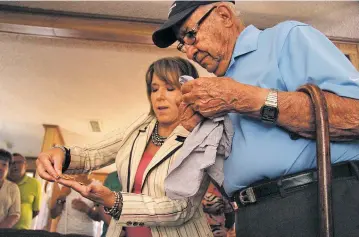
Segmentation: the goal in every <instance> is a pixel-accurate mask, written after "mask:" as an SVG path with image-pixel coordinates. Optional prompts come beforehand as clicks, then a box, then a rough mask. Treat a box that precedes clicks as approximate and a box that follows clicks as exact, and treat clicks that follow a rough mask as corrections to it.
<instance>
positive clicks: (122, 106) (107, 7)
mask: <svg viewBox="0 0 359 237" xmlns="http://www.w3.org/2000/svg"><path fill="white" fill-rule="evenodd" d="M0 4H6V5H12V6H17V7H28V8H41V9H48V10H56V11H66V12H77V13H87V14H97V15H101V16H106V17H120V18H133V19H136V20H141V21H146V22H157V23H159V22H163V21H164V20H165V19H166V18H167V11H168V8H169V6H170V5H171V2H169V1H155V2H149V1H141V2H140V1H131V2H130V1H121V2H111V1H109V2H93V1H79V2H72V1H68V2H53V1H43V2H36V1H31V2H24V1H17V2H9V1H2V2H0ZM236 8H237V10H238V11H240V12H241V14H242V17H243V18H244V21H245V23H246V24H254V25H256V26H257V27H259V28H266V27H270V26H273V25H275V24H277V23H278V22H281V21H283V20H289V19H293V20H299V21H303V22H307V23H310V24H312V25H313V26H315V27H317V28H318V29H319V30H321V31H322V32H324V33H325V34H326V35H328V36H332V37H342V38H351V39H357V40H359V2H343V1H336V2H331V1H330V2H329V1H321V2H307V1H303V2H301V1H298V2H267V1H265V2H243V1H240V2H239V1H238V2H236ZM0 52H1V54H0V75H1V76H0V91H1V94H0V111H6V112H2V115H1V116H0V147H4V148H8V149H12V150H13V151H17V152H20V153H23V154H24V155H27V156H36V155H37V154H38V152H39V150H40V148H41V144H42V139H43V134H44V129H43V127H42V124H56V125H59V126H60V127H61V129H62V133H63V135H64V138H65V141H66V142H67V143H68V144H79V141H80V142H81V143H80V144H79V145H81V144H85V143H88V141H91V142H92V141H95V140H97V139H99V138H100V137H102V136H103V135H104V134H106V133H108V132H111V131H113V130H115V129H119V130H122V129H124V128H126V127H127V126H128V125H129V124H130V123H131V121H133V119H135V118H136V117H138V116H140V115H141V114H142V113H144V112H146V111H148V104H147V99H146V96H145V87H144V84H143V78H144V74H145V71H146V69H147V67H148V65H149V64H150V63H151V62H152V61H154V60H156V59H158V58H159V57H164V56H174V55H179V54H178V52H177V51H176V50H175V49H167V50H163V49H157V48H155V47H152V46H140V45H130V44H121V43H114V42H98V41H86V40H73V39H53V38H40V37H36V36H27V35H15V34H8V33H0ZM200 74H201V75H208V74H207V73H206V72H204V70H202V69H200ZM90 120H99V121H100V125H101V126H102V131H103V132H102V133H96V134H94V133H92V132H91V131H90V129H89V121H90ZM84 138H86V139H84Z"/></svg>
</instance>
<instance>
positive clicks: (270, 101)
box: [264, 89, 278, 108]
mask: <svg viewBox="0 0 359 237" xmlns="http://www.w3.org/2000/svg"><path fill="white" fill-rule="evenodd" d="M264 104H265V105H267V106H271V107H276V108H278V91H277V90H274V89H271V90H270V91H269V93H268V95H267V98H266V101H265V102H264Z"/></svg>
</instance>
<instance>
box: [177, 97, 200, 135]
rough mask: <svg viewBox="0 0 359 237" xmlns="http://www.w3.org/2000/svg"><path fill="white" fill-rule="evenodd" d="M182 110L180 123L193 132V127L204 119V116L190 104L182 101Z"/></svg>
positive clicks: (180, 108) (180, 107)
mask: <svg viewBox="0 0 359 237" xmlns="http://www.w3.org/2000/svg"><path fill="white" fill-rule="evenodd" d="M179 111H180V123H181V125H182V126H183V127H184V128H185V129H187V131H190V132H192V131H193V129H194V128H195V127H196V126H197V125H198V124H199V123H200V122H201V121H202V120H203V116H202V115H200V114H199V113H197V112H195V111H194V110H193V109H192V108H191V106H190V105H187V104H185V103H183V102H182V103H181V104H180V106H179Z"/></svg>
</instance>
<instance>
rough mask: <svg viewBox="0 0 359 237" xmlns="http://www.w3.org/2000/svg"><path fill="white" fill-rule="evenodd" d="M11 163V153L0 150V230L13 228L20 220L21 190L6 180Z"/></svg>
mask: <svg viewBox="0 0 359 237" xmlns="http://www.w3.org/2000/svg"><path fill="white" fill-rule="evenodd" d="M11 161H12V155H11V153H10V152H8V151H6V150H4V149H0V229H3V228H12V227H13V226H14V225H15V224H16V223H17V222H18V221H19V218H20V211H21V209H20V191H19V188H18V187H17V185H16V184H14V183H13V182H10V181H7V180H6V176H7V174H8V171H9V166H10V163H11Z"/></svg>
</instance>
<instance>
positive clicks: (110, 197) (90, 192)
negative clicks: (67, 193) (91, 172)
mask: <svg viewBox="0 0 359 237" xmlns="http://www.w3.org/2000/svg"><path fill="white" fill-rule="evenodd" d="M57 182H59V183H60V184H62V185H65V186H67V187H69V188H72V189H73V190H75V191H76V192H78V193H80V194H81V195H82V196H83V197H85V198H87V199H90V200H92V201H94V202H96V203H98V204H101V205H103V206H105V207H107V208H111V207H112V206H113V205H114V204H115V199H116V196H115V194H114V193H113V192H112V191H111V190H110V189H108V188H106V187H105V186H103V185H102V184H101V183H100V182H99V181H96V180H95V181H92V182H91V183H90V184H89V185H81V184H80V183H78V182H77V181H74V180H66V179H63V178H60V179H58V181H57Z"/></svg>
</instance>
